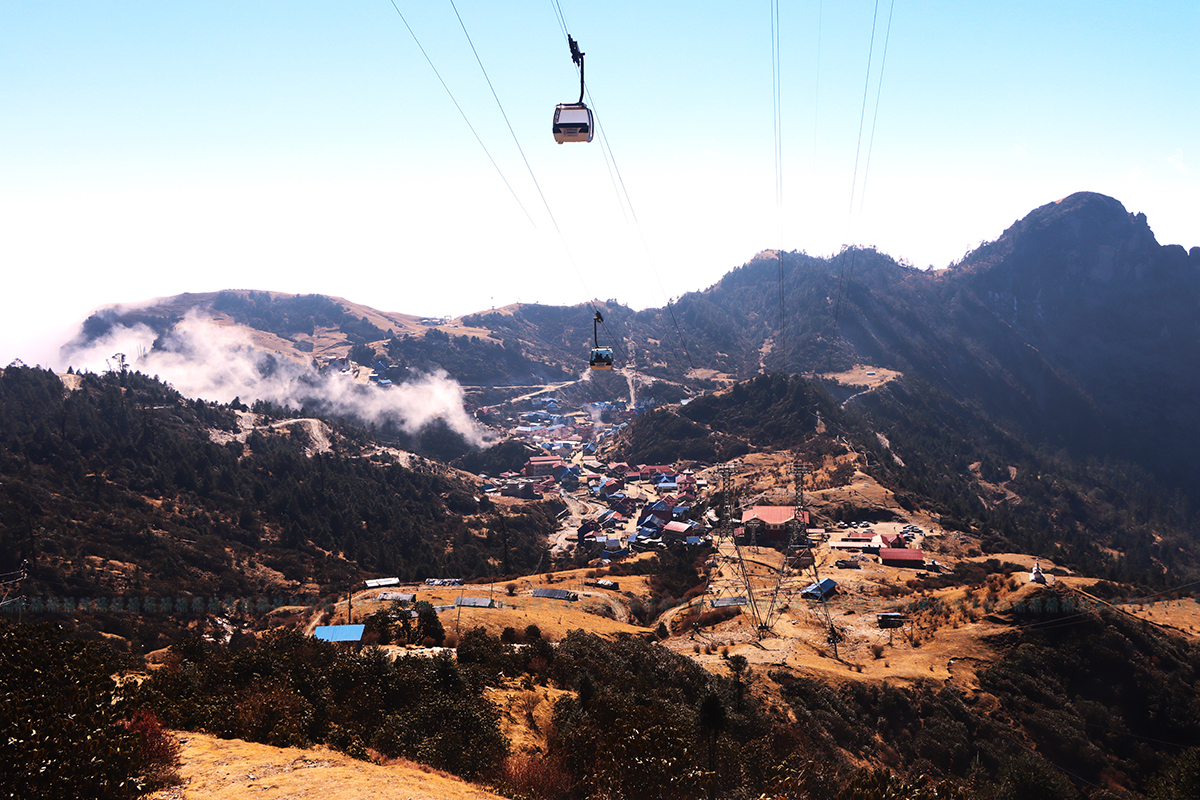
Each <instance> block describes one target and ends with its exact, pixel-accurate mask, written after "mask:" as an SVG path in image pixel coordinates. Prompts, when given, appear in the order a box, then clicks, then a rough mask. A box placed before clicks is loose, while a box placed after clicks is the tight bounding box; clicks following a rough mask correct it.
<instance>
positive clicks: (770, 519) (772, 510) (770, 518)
mask: <svg viewBox="0 0 1200 800" xmlns="http://www.w3.org/2000/svg"><path fill="white" fill-rule="evenodd" d="M803 514H804V524H805V525H808V512H807V511H805V512H803ZM795 518H796V507H795V506H754V507H753V508H748V509H746V510H745V511H743V512H742V524H743V525H745V524H746V523H747V522H750V521H752V520H758V521H759V522H761V523H762V524H763V525H765V526H766V528H767V530H768V531H781V530H783V526H784V525H785V524H786V523H788V522H791V521H792V520H794V519H795Z"/></svg>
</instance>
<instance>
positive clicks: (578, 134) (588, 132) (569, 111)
mask: <svg viewBox="0 0 1200 800" xmlns="http://www.w3.org/2000/svg"><path fill="white" fill-rule="evenodd" d="M567 44H569V45H570V46H571V60H572V61H574V62H575V63H576V64H578V65H579V101H578V102H575V103H559V104H558V105H557V106H555V107H554V125H553V126H552V128H551V132H552V133H553V134H554V141H556V142H558V143H559V144H562V143H563V142H590V141H591V140H592V135H593V134H594V133H595V124H594V120H593V119H592V110H591V109H590V108H588V107H587V105H586V104H585V103H584V102H583V55H584V54H583V53H581V52H579V44H578V43H577V42H576V41H575V40H574V39H572V38H571V37H570V36H568V37H567Z"/></svg>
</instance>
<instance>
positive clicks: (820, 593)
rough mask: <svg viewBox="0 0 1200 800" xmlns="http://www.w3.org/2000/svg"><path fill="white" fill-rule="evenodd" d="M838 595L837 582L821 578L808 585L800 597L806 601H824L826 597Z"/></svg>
mask: <svg viewBox="0 0 1200 800" xmlns="http://www.w3.org/2000/svg"><path fill="white" fill-rule="evenodd" d="M836 593H837V581H835V580H834V579H833V578H821V580H819V581H816V582H814V583H811V584H809V585H808V588H806V589H805V590H804V591H802V592H801V593H800V596H801V597H803V598H804V599H805V600H824V599H825V598H826V597H829V596H831V595H834V594H836Z"/></svg>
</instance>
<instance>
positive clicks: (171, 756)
mask: <svg viewBox="0 0 1200 800" xmlns="http://www.w3.org/2000/svg"><path fill="white" fill-rule="evenodd" d="M122 724H123V725H124V726H125V727H126V728H128V729H129V730H131V731H133V732H134V733H136V734H137V735H138V744H139V745H140V746H141V749H142V755H143V757H144V758H145V777H146V780H147V782H148V783H150V784H151V785H152V786H167V785H170V784H173V783H178V782H179V751H180V749H181V748H180V744H179V740H178V739H176V738H175V737H174V736H173V735H172V734H171V733H170V732H169V731H167V730H165V729H164V728H163V726H162V723H160V722H159V721H158V717H157V716H155V714H154V712H153V711H151V710H149V709H147V708H141V709H138V710H137V711H135V712H134V713H133V718H132V719H130V720H128V721H127V722H124V723H122Z"/></svg>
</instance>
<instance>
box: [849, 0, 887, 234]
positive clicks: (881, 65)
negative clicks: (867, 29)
mask: <svg viewBox="0 0 1200 800" xmlns="http://www.w3.org/2000/svg"><path fill="white" fill-rule="evenodd" d="M895 10H896V0H892V2H891V5H890V6H889V7H888V24H887V32H886V33H884V35H883V55H882V56H881V57H880V59H879V83H878V84H877V85H876V87H875V113H874V115H872V117H871V138H870V141H869V142H868V143H867V163H866V165H865V166H864V167H863V185H862V196H861V197H859V200H858V213H860V214H861V213H862V209H863V204H865V203H866V202H867V174H868V173H869V172H870V171H871V151H872V150H873V149H874V148H875V123H876V122H878V121H879V96H880V95H881V94H883V70H884V68H885V67H886V66H887V51H888V42H889V41H891V38H892V12H893V11H895Z"/></svg>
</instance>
